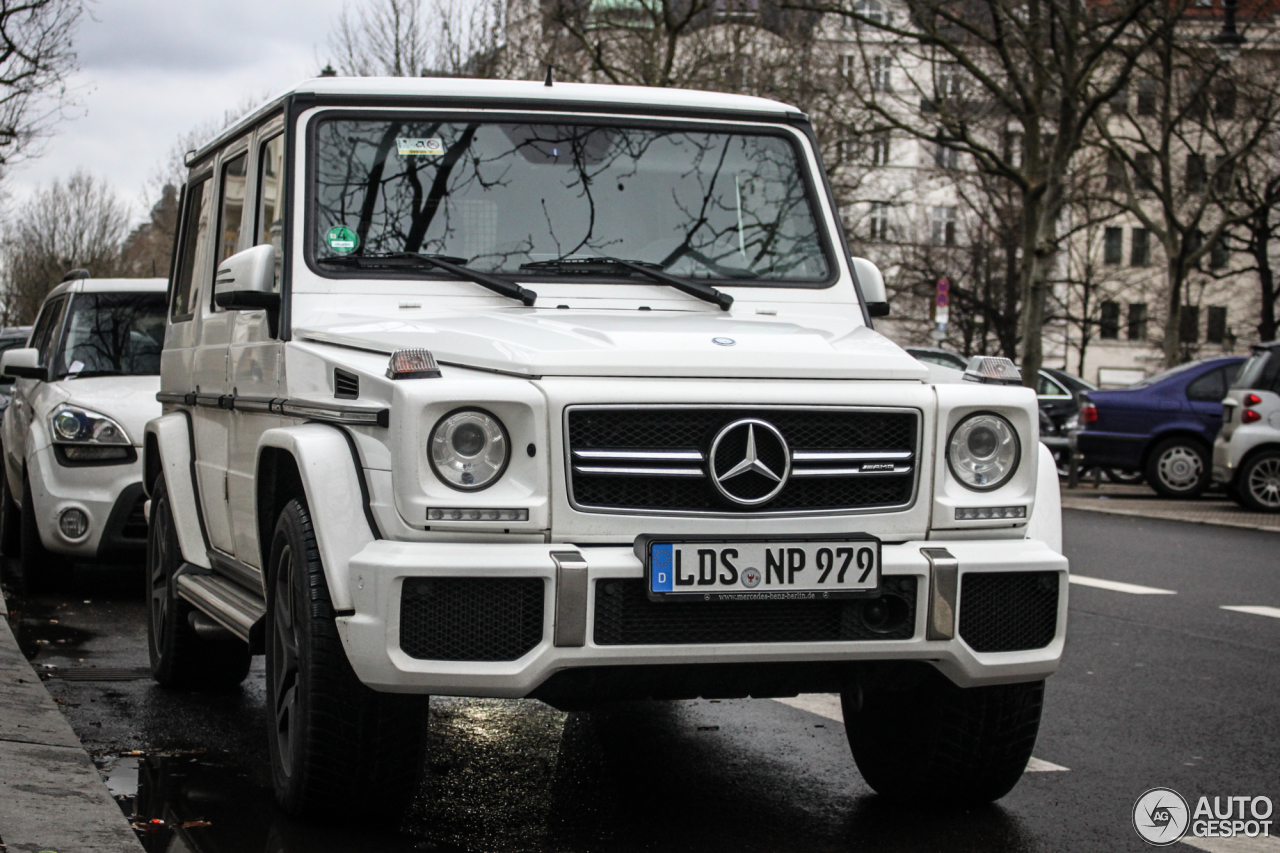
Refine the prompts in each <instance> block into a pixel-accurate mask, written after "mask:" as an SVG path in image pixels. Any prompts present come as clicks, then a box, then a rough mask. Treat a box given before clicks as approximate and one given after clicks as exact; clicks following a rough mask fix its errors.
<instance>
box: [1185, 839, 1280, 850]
mask: <svg viewBox="0 0 1280 853" xmlns="http://www.w3.org/2000/svg"><path fill="white" fill-rule="evenodd" d="M1182 843H1183V844H1185V845H1187V846H1188V847H1194V848H1196V849H1197V850H1208V851H1209V853H1280V838H1275V837H1274V836H1259V837H1257V838H1249V837H1248V836H1247V835H1242V836H1239V837H1237V838H1192V837H1191V836H1190V835H1188V836H1187V837H1186V838H1184V839H1182Z"/></svg>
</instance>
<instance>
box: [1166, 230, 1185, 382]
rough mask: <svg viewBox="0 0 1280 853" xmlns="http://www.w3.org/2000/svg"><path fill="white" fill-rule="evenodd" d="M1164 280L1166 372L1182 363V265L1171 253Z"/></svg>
mask: <svg viewBox="0 0 1280 853" xmlns="http://www.w3.org/2000/svg"><path fill="white" fill-rule="evenodd" d="M1166 252H1167V256H1168V257H1169V258H1170V260H1169V261H1168V263H1167V267H1166V272H1165V278H1166V281H1167V282H1168V286H1169V305H1168V313H1167V314H1166V315H1165V318H1164V368H1165V370H1168V369H1169V368H1172V367H1177V366H1178V365H1179V364H1181V363H1182V285H1183V283H1184V273H1183V270H1182V265H1181V263H1180V262H1179V260H1178V259H1177V258H1176V257H1173V255H1174V253H1173V252H1168V250H1167V249H1166Z"/></svg>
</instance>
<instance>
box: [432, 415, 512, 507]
mask: <svg viewBox="0 0 1280 853" xmlns="http://www.w3.org/2000/svg"><path fill="white" fill-rule="evenodd" d="M510 444H511V443H510V441H508V440H507V428H506V427H504V426H503V425H502V421H500V420H498V419H497V418H496V417H494V416H493V415H491V414H489V413H488V412H486V411H485V410H484V409H455V410H454V411H452V412H450V413H449V414H447V415H445V416H444V417H443V418H441V419H440V420H439V421H438V422H437V423H436V425H435V427H434V428H433V429H432V430H431V438H430V439H429V440H428V441H427V456H428V458H429V459H430V460H431V467H432V469H433V470H434V471H435V472H436V476H437V477H439V478H440V479H441V481H443V482H444V484H445V485H447V486H450V487H452V488H455V489H460V490H461V491H464V492H475V491H479V490H480V489H484V488H487V487H488V486H491V485H493V484H494V483H496V482H497V481H498V478H499V477H501V476H502V472H503V471H505V470H507V462H508V460H509V459H510V458H511V452H510V451H511V447H510Z"/></svg>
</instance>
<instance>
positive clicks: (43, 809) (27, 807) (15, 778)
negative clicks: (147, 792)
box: [0, 593, 143, 853]
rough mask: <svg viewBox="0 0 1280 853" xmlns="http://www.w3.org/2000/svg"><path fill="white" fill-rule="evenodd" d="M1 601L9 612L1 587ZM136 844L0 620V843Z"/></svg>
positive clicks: (56, 846)
mask: <svg viewBox="0 0 1280 853" xmlns="http://www.w3.org/2000/svg"><path fill="white" fill-rule="evenodd" d="M0 607H4V608H5V611H4V612H5V613H8V605H7V604H6V603H5V601H4V595H3V593H0ZM142 849H143V848H142V844H141V843H140V842H139V841H138V837H137V836H136V835H135V834H134V832H133V830H132V828H130V826H129V823H128V821H127V820H126V819H125V816H124V814H123V813H121V811H120V807H119V806H118V805H116V803H115V801H114V800H113V799H112V797H111V794H110V793H108V791H107V787H106V785H105V784H104V783H103V781H102V777H101V776H100V775H99V774H98V771H97V769H96V768H95V767H94V766H93V762H92V761H91V760H90V759H89V756H88V754H87V753H86V752H85V751H84V749H83V748H82V747H81V745H80V738H78V737H77V736H76V733H75V732H74V731H72V729H71V724H70V723H68V722H67V721H66V718H64V717H63V715H62V712H61V711H59V710H58V707H57V705H56V704H54V701H53V697H52V696H50V695H49V692H48V691H47V690H45V688H44V685H43V684H42V683H41V681H40V678H39V676H37V675H36V674H35V672H34V671H33V670H32V669H31V666H30V665H29V664H28V663H27V659H26V657H25V656H23V654H22V652H21V650H20V649H19V648H18V642H17V640H16V639H14V636H13V632H12V631H10V630H9V625H8V622H7V620H5V621H4V622H3V623H2V625H0V851H4V853H42V851H55V853H142Z"/></svg>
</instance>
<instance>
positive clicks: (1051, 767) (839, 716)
mask: <svg viewBox="0 0 1280 853" xmlns="http://www.w3.org/2000/svg"><path fill="white" fill-rule="evenodd" d="M773 701H774V702H781V703H782V704H783V705H790V706H791V707H792V708H798V709H800V710H801V711H808V712H809V713H810V714H817V715H818V716H819V717H826V718H827V719H828V720H835V721H836V722H837V723H843V722H844V711H843V710H841V708H840V697H839V696H838V695H836V694H835V693H801V694H800V695H799V696H789V697H787V698H785V699H774V700H773ZM1067 769H1068V768H1066V767H1063V766H1062V765H1061V764H1054V763H1053V762H1052V761H1044V760H1043V759H1040V758H1032V759H1031V760H1030V761H1028V762H1027V770H1026V772H1028V773H1050V772H1054V771H1063V770H1067ZM1277 853H1280V851H1277Z"/></svg>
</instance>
